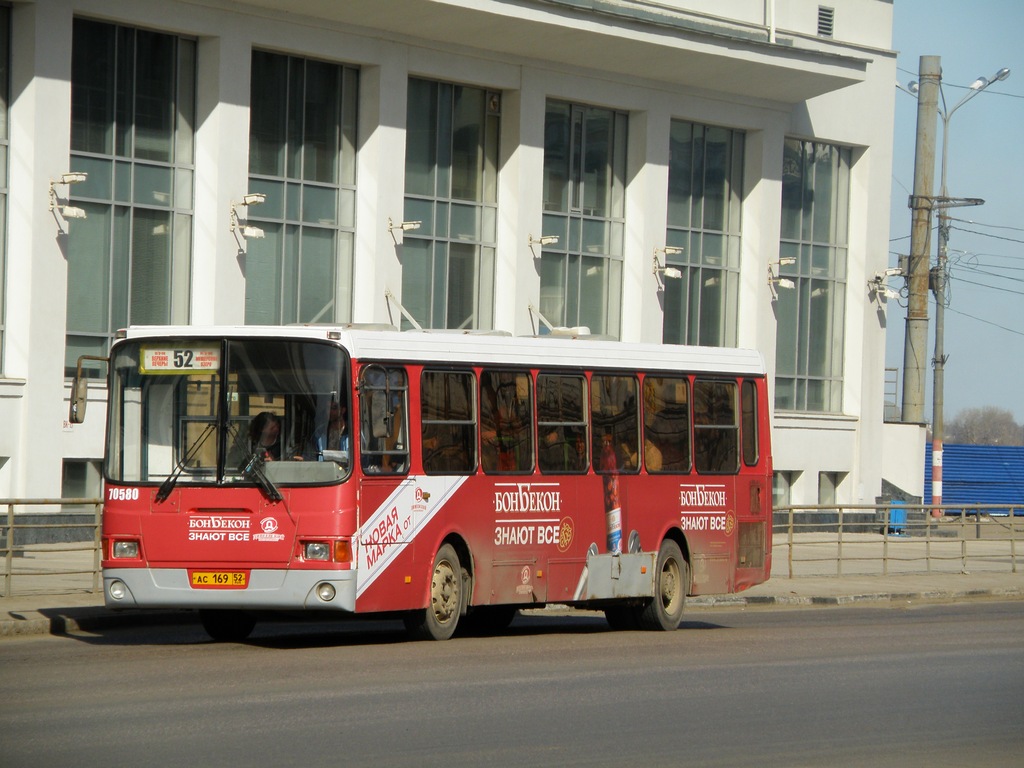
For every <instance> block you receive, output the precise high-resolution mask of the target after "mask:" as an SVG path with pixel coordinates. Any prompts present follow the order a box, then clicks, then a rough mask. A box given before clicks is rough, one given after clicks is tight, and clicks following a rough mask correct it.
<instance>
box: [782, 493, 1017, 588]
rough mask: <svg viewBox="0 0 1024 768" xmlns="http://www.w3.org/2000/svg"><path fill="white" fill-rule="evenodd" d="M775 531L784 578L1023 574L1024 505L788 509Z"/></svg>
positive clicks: (909, 505)
mask: <svg viewBox="0 0 1024 768" xmlns="http://www.w3.org/2000/svg"><path fill="white" fill-rule="evenodd" d="M933 510H934V511H935V512H937V513H938V515H937V516H933V514H932V512H933ZM773 534H774V536H773V545H774V547H773V548H774V552H775V554H774V557H775V560H776V563H778V558H779V557H780V555H782V554H783V553H782V552H780V549H784V550H785V557H786V569H785V573H782V572H777V573H775V575H776V576H779V575H785V576H788V577H789V578H794V577H797V576H801V575H809V574H811V573H813V574H814V575H835V576H844V575H855V574H856V575H863V574H880V575H883V576H886V575H890V574H895V573H932V572H938V571H944V572H946V573H949V572H958V573H968V572H981V571H1003V572H1005V571H1009V572H1011V573H1017V572H1018V550H1019V546H1020V545H1022V544H1024V506H1008V505H1005V504H1003V505H995V504H971V505H942V506H933V505H930V504H902V503H893V504H886V505H845V506H838V505H823V506H793V507H781V508H776V510H775V516H774V525H773ZM829 563H834V566H831V565H827V564H829ZM833 569H834V570H833ZM826 571H827V572H826Z"/></svg>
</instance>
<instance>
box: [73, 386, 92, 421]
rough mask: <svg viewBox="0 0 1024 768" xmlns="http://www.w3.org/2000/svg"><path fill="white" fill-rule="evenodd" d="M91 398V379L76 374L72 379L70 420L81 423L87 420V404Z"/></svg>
mask: <svg viewBox="0 0 1024 768" xmlns="http://www.w3.org/2000/svg"><path fill="white" fill-rule="evenodd" d="M88 400H89V380H88V379H86V378H85V377H84V376H75V378H74V379H72V380H71V412H70V413H69V414H68V421H70V422H71V423H72V424H81V423H82V422H83V421H85V404H86V403H87V402H88Z"/></svg>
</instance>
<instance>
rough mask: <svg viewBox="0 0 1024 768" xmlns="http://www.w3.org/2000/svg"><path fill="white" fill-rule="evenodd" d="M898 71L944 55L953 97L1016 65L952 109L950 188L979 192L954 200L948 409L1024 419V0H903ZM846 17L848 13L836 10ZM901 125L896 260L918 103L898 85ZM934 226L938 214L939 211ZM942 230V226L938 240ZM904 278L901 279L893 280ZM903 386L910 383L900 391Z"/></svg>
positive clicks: (899, 322)
mask: <svg viewBox="0 0 1024 768" xmlns="http://www.w3.org/2000/svg"><path fill="white" fill-rule="evenodd" d="M893 7H894V11H893V16H894V19H893V48H894V49H895V50H896V51H897V52H898V53H899V56H898V59H897V67H898V72H897V76H898V78H899V80H900V82H901V83H903V84H906V83H908V82H909V81H911V80H917V73H918V71H919V62H920V57H921V56H938V57H940V59H941V63H942V83H943V90H944V92H945V97H946V104H947V105H948V106H949V107H952V106H953V105H955V104H956V103H957V102H959V101H960V99H961V98H963V96H964V95H965V94H966V93H967V90H966V89H967V86H969V85H970V84H971V83H972V82H973V81H974V80H975V78H977V77H979V76H985V77H988V78H991V76H992V75H993V74H994V73H995V72H997V71H998V70H999V69H1001V68H1002V67H1009V68H1010V69H1011V70H1012V72H1011V74H1010V77H1009V78H1008V79H1006V80H1004V81H1002V82H999V83H996V84H995V85H992V86H989V87H988V88H987V89H986V90H985V91H984V92H982V93H980V94H978V95H977V96H976V97H974V98H973V99H971V100H970V101H968V102H967V103H965V104H964V105H963V106H962V107H960V109H958V110H957V111H956V112H955V113H954V114H953V117H952V118H951V119H950V131H949V147H948V153H949V160H948V165H947V169H946V180H947V186H948V188H949V195H950V196H951V197H980V198H982V199H984V200H985V204H984V205H983V206H980V207H976V208H973V207H972V208H954V209H951V211H950V214H951V216H953V217H955V219H956V220H954V221H953V222H952V224H953V229H952V231H951V232H950V239H949V246H948V247H949V256H950V268H951V278H950V289H949V293H948V295H949V302H948V303H947V305H946V306H947V308H946V313H945V345H944V346H945V353H946V355H947V356H948V359H947V361H946V365H945V377H944V379H945V386H944V392H945V408H944V411H943V412H944V414H945V419H946V421H947V422H948V421H949V420H950V419H952V418H954V417H955V416H956V415H957V414H958V413H959V412H960V411H961V410H963V409H965V408H979V407H984V406H989V405H991V406H996V407H999V408H1004V409H1007V410H1009V411H1010V412H1012V413H1013V415H1014V418H1015V419H1016V421H1017V423H1024V215H1022V211H1021V209H1022V206H1024V40H1022V37H1024V2H1022V1H1021V0H893ZM837 21H838V20H837ZM893 98H894V99H895V100H896V102H895V103H896V123H895V128H894V136H893V142H894V148H893V171H892V173H893V180H892V214H891V224H890V235H889V236H890V238H891V241H890V243H889V250H890V254H889V261H890V264H891V265H893V266H895V265H896V259H897V255H898V254H907V253H909V251H910V237H909V235H910V209H909V208H908V207H907V198H908V196H909V195H910V191H911V190H912V189H913V181H914V139H915V134H916V130H917V102H916V101H915V99H913V98H912V97H910V96H908V95H907V94H905V93H903V92H901V91H898V90H897V89H896V88H895V85H894V87H893ZM942 140H943V139H942V121H941V120H938V121H937V124H936V170H935V191H934V194H939V177H940V175H939V165H938V161H939V159H940V158H941V152H942ZM933 225H934V222H933ZM936 242H937V238H936V235H935V232H934V230H933V232H932V238H931V251H932V261H933V263H934V254H935V248H936ZM889 284H890V285H891V286H892V287H894V288H896V287H898V286H902V281H901V280H898V279H892V280H890V281H889ZM901 304H903V305H905V304H906V301H905V300H901V301H900V302H897V301H894V300H890V301H889V307H888V313H887V314H888V318H887V319H888V322H887V343H886V366H887V367H890V368H899V369H901V373H900V382H901V386H902V367H903V342H904V335H905V332H906V310H905V306H900V305H901ZM928 317H929V341H928V355H927V360H928V371H927V372H926V376H927V379H928V391H927V393H926V399H925V403H926V405H925V413H926V420H927V421H929V422H930V421H931V418H932V415H931V414H932V394H931V382H932V368H931V360H932V356H933V353H934V337H933V336H932V333H933V331H934V320H935V304H934V301H933V300H931V299H930V300H929V307H928ZM899 396H901V392H900V394H899V395H898V397H899Z"/></svg>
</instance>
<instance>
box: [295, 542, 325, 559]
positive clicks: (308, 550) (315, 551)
mask: <svg viewBox="0 0 1024 768" xmlns="http://www.w3.org/2000/svg"><path fill="white" fill-rule="evenodd" d="M302 556H303V557H304V558H305V559H306V560H330V559H331V545H330V544H328V543H327V542H326V541H307V542H306V543H305V545H304V546H303V547H302Z"/></svg>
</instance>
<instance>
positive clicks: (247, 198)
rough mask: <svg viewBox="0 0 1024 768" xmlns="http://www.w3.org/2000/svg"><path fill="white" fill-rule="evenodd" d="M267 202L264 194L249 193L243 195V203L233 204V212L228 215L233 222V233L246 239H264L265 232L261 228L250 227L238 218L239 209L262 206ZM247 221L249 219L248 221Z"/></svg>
mask: <svg viewBox="0 0 1024 768" xmlns="http://www.w3.org/2000/svg"><path fill="white" fill-rule="evenodd" d="M266 200H267V196H266V195H265V194H264V193H263V192H247V193H246V194H244V195H242V201H241V202H239V203H236V202H233V201H232V203H231V211H230V213H229V214H228V218H229V220H230V221H231V231H232V232H236V233H238V234H239V235H241V236H242V237H243V238H244V239H246V240H250V239H253V240H255V239H259V238H261V237H264V234H265V233H264V232H263V230H262V229H260V228H259V227H253V226H250V225H249V224H247V223H243V221H242V219H240V218H239V216H238V209H239V208H246V209H247V208H248V207H249V206H251V205H262V204H263V203H265V202H266ZM246 220H247V219H246Z"/></svg>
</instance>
